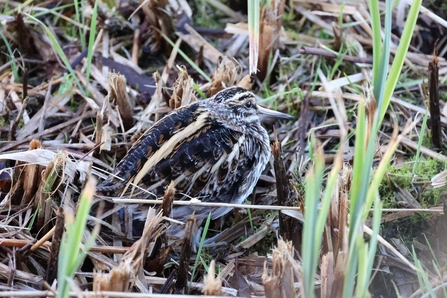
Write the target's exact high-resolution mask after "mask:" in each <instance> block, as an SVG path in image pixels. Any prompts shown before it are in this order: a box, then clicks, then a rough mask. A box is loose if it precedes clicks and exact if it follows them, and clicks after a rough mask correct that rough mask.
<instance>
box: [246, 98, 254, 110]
mask: <svg viewBox="0 0 447 298" xmlns="http://www.w3.org/2000/svg"><path fill="white" fill-rule="evenodd" d="M252 106H253V104H252V102H251V101H250V100H249V101H247V102H245V107H246V108H247V109H249V108H251V107H252Z"/></svg>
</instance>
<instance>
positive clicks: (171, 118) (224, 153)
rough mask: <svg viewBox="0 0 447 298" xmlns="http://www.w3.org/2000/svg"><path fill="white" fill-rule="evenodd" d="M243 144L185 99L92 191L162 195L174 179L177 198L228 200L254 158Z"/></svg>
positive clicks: (240, 138)
mask: <svg viewBox="0 0 447 298" xmlns="http://www.w3.org/2000/svg"><path fill="white" fill-rule="evenodd" d="M246 144H247V140H246V136H245V135H244V134H242V133H240V132H237V131H234V130H232V129H230V128H229V127H227V126H226V125H225V124H224V123H222V122H220V121H217V120H216V119H215V118H214V117H213V116H212V115H211V114H210V112H209V111H204V110H201V107H200V106H199V105H198V104H195V105H190V106H189V107H187V108H181V109H178V110H176V111H174V112H173V113H171V114H169V115H168V116H166V117H165V118H163V119H161V120H160V121H158V122H157V123H156V124H154V126H153V127H152V128H150V129H149V130H148V131H147V132H146V133H145V134H144V135H143V136H142V137H140V139H139V140H138V141H137V142H136V143H135V144H134V145H133V146H132V148H131V149H130V150H129V152H128V153H127V155H126V156H125V157H124V158H123V160H122V161H121V162H120V163H119V164H118V165H117V168H116V171H115V174H114V175H111V176H110V177H109V178H108V179H107V180H105V181H104V182H103V183H102V184H100V185H99V186H98V188H97V191H98V192H100V193H102V194H104V195H106V196H121V195H123V196H130V195H132V196H134V197H141V196H144V197H150V194H151V193H152V194H154V195H155V196H161V195H162V194H163V191H164V189H165V187H166V186H167V185H168V184H169V183H170V182H171V181H172V180H173V181H174V185H175V188H176V190H177V192H176V193H177V196H176V197H177V198H178V199H183V198H188V197H197V198H199V199H202V200H205V201H209V200H210V198H211V200H213V201H216V200H217V201H219V202H231V201H232V200H234V198H235V197H236V196H238V192H239V188H240V187H241V186H244V185H243V183H244V179H245V176H244V175H247V173H248V172H249V171H250V170H252V168H253V166H254V164H256V163H257V161H258V156H256V155H252V156H248V155H247V154H245V152H246V150H245V149H244V148H245V146H247V145H246ZM254 152H256V150H254ZM116 177H119V178H116ZM135 185H137V186H139V187H141V188H142V189H144V191H143V192H144V193H142V191H141V190H140V189H139V188H135V187H134V186H135Z"/></svg>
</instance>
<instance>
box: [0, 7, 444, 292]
mask: <svg viewBox="0 0 447 298" xmlns="http://www.w3.org/2000/svg"><path fill="white" fill-rule="evenodd" d="M93 2H94V1H81V2H80V4H79V5H80V6H79V7H78V8H77V9H75V7H74V6H73V4H72V3H70V2H69V1H62V2H57V1H45V2H41V1H36V2H33V4H32V5H23V4H22V3H19V2H15V1H0V10H1V13H0V18H1V22H2V23H1V24H2V25H1V27H0V29H1V32H0V35H1V37H2V40H1V41H0V49H1V54H0V124H1V125H0V136H1V138H2V141H1V142H0V154H1V155H0V159H1V162H0V166H1V174H0V190H1V198H0V199H1V200H0V289H1V290H2V291H3V293H0V296H1V297H4V296H12V295H14V296H16V297H19V296H35V297H37V296H52V295H54V293H55V291H56V289H57V285H56V283H55V280H56V279H57V277H58V265H57V264H58V255H59V250H60V247H61V241H62V239H63V235H64V233H65V227H64V226H65V224H66V223H67V222H69V221H70V220H72V219H69V218H71V217H72V216H73V215H75V214H76V210H77V208H78V207H77V206H78V203H79V202H78V198H79V193H80V192H81V190H82V189H84V187H85V185H86V183H87V181H88V180H90V179H93V178H92V177H96V178H97V179H103V178H104V177H106V176H107V174H108V173H110V172H111V171H112V170H113V167H114V166H115V165H116V162H117V161H119V160H120V159H121V158H122V157H123V156H124V154H125V152H126V150H127V149H129V148H130V146H131V144H132V143H133V142H135V140H136V139H137V138H138V137H139V136H140V135H141V134H142V133H144V131H145V130H146V129H148V128H149V127H150V126H151V125H152V124H153V123H154V122H155V121H157V120H158V119H160V118H161V117H162V116H163V115H165V114H166V113H168V112H169V111H171V110H172V109H175V108H177V107H179V106H182V105H185V104H188V103H190V102H193V101H195V100H200V99H201V98H202V97H203V96H212V95H214V94H216V93H217V92H218V91H220V90H222V89H223V88H226V87H227V86H233V85H239V86H243V87H245V88H249V89H253V90H255V91H256V92H257V93H258V94H259V95H260V96H261V97H263V98H268V100H267V101H265V100H264V101H262V102H261V104H263V105H271V106H272V107H274V108H275V109H277V110H281V111H284V112H289V113H290V114H293V115H296V116H297V118H296V119H297V121H296V122H295V123H282V124H279V123H277V124H274V125H270V127H269V129H270V131H271V132H272V140H275V142H274V145H273V152H274V161H273V160H272V162H271V164H270V165H269V166H268V167H267V169H266V171H265V173H264V175H263V176H262V177H261V179H260V181H259V183H258V186H257V188H256V193H255V194H254V196H253V198H252V199H251V202H250V203H251V204H250V205H247V206H245V207H246V208H242V207H244V206H239V207H240V208H238V209H236V211H235V212H234V213H232V214H229V215H228V216H227V217H226V218H224V219H223V220H220V221H216V222H212V223H211V225H210V226H209V228H208V230H207V237H208V238H209V237H210V236H215V238H213V241H214V242H213V244H214V245H208V246H207V245H206V244H209V243H206V242H205V245H204V247H202V246H203V244H204V243H203V241H202V243H201V245H200V248H199V251H197V250H196V249H197V244H198V242H201V239H197V238H195V237H197V236H196V235H197V227H195V226H194V218H191V220H189V221H188V222H187V223H186V225H185V230H186V231H187V232H186V234H185V237H184V238H183V239H180V240H176V241H174V240H170V239H168V238H167V237H166V235H165V234H164V232H165V230H166V228H167V226H168V225H169V224H170V223H169V221H167V220H166V219H165V218H163V217H162V216H161V214H160V213H157V212H156V210H155V209H151V210H150V212H149V214H148V217H147V220H146V222H145V225H144V228H142V233H143V237H141V238H140V239H129V235H124V234H123V233H122V232H121V222H120V220H119V218H118V216H117V215H116V211H117V210H118V209H120V208H121V207H122V204H123V202H122V201H121V202H119V203H120V204H116V207H115V208H112V209H111V210H110V209H107V208H103V206H102V205H99V204H97V202H96V201H95V200H94V201H95V202H94V205H93V213H94V214H95V216H90V217H89V224H88V227H87V230H86V232H85V234H84V241H86V240H87V239H88V237H89V235H90V233H93V232H94V226H95V224H96V223H100V224H101V229H100V232H99V235H98V236H97V238H96V240H95V243H94V244H93V245H92V246H91V247H90V249H89V251H88V253H87V255H86V258H85V261H84V262H82V263H81V264H80V265H81V266H80V267H79V270H77V271H76V274H75V276H74V278H73V279H72V280H71V281H70V282H71V291H72V292H71V294H72V295H74V296H81V295H86V293H85V291H89V293H88V295H89V296H94V295H101V296H108V297H117V296H120V297H139V296H138V295H139V294H137V293H127V294H126V293H125V292H140V293H145V297H158V296H155V295H153V294H150V293H170V294H179V293H190V294H202V293H203V294H204V295H215V296H220V295H223V296H242V297H256V296H265V297H292V296H293V295H299V294H300V293H303V289H302V267H301V259H300V252H301V245H302V243H303V241H304V240H303V239H302V237H301V227H302V219H303V215H302V213H301V211H300V210H303V209H302V207H303V204H304V195H303V192H304V187H303V185H304V175H305V173H306V172H307V170H308V169H309V166H310V164H311V162H310V158H309V151H308V149H309V147H308V137H309V135H310V134H311V133H314V134H315V136H316V138H317V139H319V140H320V142H321V148H322V149H323V150H324V153H325V160H326V165H327V166H328V167H329V166H330V165H331V164H332V163H333V161H334V159H336V158H337V156H336V155H335V151H336V149H337V146H338V143H339V140H340V136H341V134H342V133H344V132H342V131H341V130H340V128H339V126H338V122H337V120H336V115H335V113H338V112H340V113H341V114H342V115H341V116H342V117H341V118H342V119H345V120H346V122H345V123H343V127H344V128H345V129H346V131H347V133H348V135H350V137H351V139H349V140H348V141H347V144H346V145H345V150H344V154H343V162H344V164H343V168H342V171H341V173H340V175H339V179H338V184H337V188H336V191H335V192H334V194H333V198H332V202H331V206H330V211H329V217H328V219H327V223H326V226H325V232H324V237H323V245H322V248H321V258H320V260H319V270H318V271H317V275H316V276H315V288H316V289H317V290H316V293H317V294H318V295H319V296H321V297H340V296H341V295H342V290H343V282H344V278H345V273H346V264H347V255H346V252H347V250H348V248H349V243H348V240H347V231H348V230H347V222H348V209H349V197H348V193H349V189H350V179H351V174H352V169H351V164H352V161H353V158H354V156H353V152H354V150H353V145H354V142H353V139H355V135H351V133H352V132H353V131H354V128H355V126H356V117H355V115H356V108H357V104H358V102H359V100H363V99H364V98H366V99H367V102H368V105H369V106H368V107H367V111H370V112H371V111H375V107H374V102H373V100H371V96H372V95H371V91H370V90H371V86H370V77H371V69H370V66H371V65H370V64H371V61H372V60H371V55H372V49H371V48H372V40H371V34H372V33H371V28H370V25H369V21H368V20H369V12H368V7H367V5H366V4H365V3H364V2H362V1H338V0H336V1H317V0H315V1H299V0H293V1H287V2H286V1H280V0H277V1H275V0H272V1H267V4H266V5H264V6H263V7H262V9H261V22H260V34H261V35H260V37H261V38H260V42H259V48H258V51H259V53H258V54H259V55H258V59H257V63H258V69H259V72H258V73H257V74H256V75H255V76H250V75H249V57H248V53H249V51H248V26H247V16H246V6H245V5H246V3H245V1H237V0H232V1H224V2H225V4H222V3H221V2H218V1H215V0H206V1H205V0H203V1H190V2H189V4H188V3H187V2H186V1H182V0H178V1H175V0H169V1H168V0H164V1H152V0H149V1H141V3H139V2H138V1H120V4H119V6H117V7H112V6H111V3H114V2H115V1H104V2H101V3H100V4H99V5H98V6H97V7H95V6H93V5H92V3H93ZM407 2H408V1H400V2H399V4H397V5H396V7H394V9H393V21H394V24H395V27H394V28H393V33H394V34H395V36H394V37H393V40H392V42H393V44H392V46H391V49H392V50H391V55H393V54H394V53H395V49H396V45H397V44H398V43H399V36H400V33H401V32H400V30H401V28H402V27H403V22H404V20H405V13H406V11H407V9H408V7H407V4H406V3H407ZM426 2H427V3H425V4H427V5H429V6H426V7H427V8H428V9H429V10H422V12H423V14H422V15H421V16H420V19H419V22H418V26H417V31H416V32H415V34H414V39H413V43H412V47H411V48H410V51H409V52H408V55H407V57H406V61H405V65H404V71H403V73H402V75H401V78H400V81H399V82H400V85H398V88H397V90H396V92H395V93H394V97H393V98H392V109H391V111H390V113H389V114H388V115H387V116H386V117H385V122H384V124H383V125H382V128H381V131H380V136H379V137H378V139H377V146H376V153H375V157H376V159H377V161H378V160H380V159H381V158H382V157H383V154H384V152H385V149H386V147H387V145H388V144H389V142H390V140H391V139H392V134H393V129H394V128H396V127H397V129H398V133H399V134H402V137H401V141H400V146H399V148H398V150H397V151H396V152H395V154H394V157H393V161H392V165H391V166H390V169H389V170H388V172H387V174H386V176H385V179H384V181H383V182H382V183H383V189H381V190H380V191H381V195H383V197H384V198H387V199H389V198H391V197H393V198H394V201H393V202H385V209H384V211H388V212H385V213H384V214H383V217H382V224H383V228H382V233H381V234H382V236H383V238H380V239H379V249H378V253H377V256H376V262H375V266H374V268H375V269H376V270H377V271H376V274H375V276H374V279H373V281H372V284H371V287H370V292H371V293H372V294H373V295H374V296H376V295H377V296H379V295H383V296H386V297H390V296H392V295H395V294H396V289H397V290H398V291H399V292H400V293H401V294H402V296H404V297H409V296H411V295H413V297H419V296H420V295H422V294H423V293H422V292H421V290H419V291H420V292H417V291H418V289H419V286H418V284H417V275H416V273H415V272H416V271H415V270H416V269H415V267H414V265H413V264H412V262H413V260H412V254H411V252H410V250H409V248H410V246H411V245H414V247H415V248H416V252H417V253H418V257H419V260H420V262H421V263H422V265H423V267H424V269H425V270H426V271H427V274H428V276H429V277H430V283H431V284H432V287H433V288H436V287H438V286H440V285H443V284H445V280H446V276H445V274H444V273H443V272H444V271H445V268H446V267H445V266H446V261H447V259H446V257H447V254H446V253H447V237H446V233H445V231H446V227H447V219H446V217H445V215H444V213H443V209H445V206H444V208H443V206H442V205H443V203H444V202H443V201H444V196H443V192H442V191H439V192H438V193H437V196H436V197H435V195H433V196H431V197H430V198H427V197H426V196H424V193H426V192H427V191H432V190H433V189H434V188H440V187H443V186H444V185H445V183H446V180H445V176H446V173H445V172H444V171H443V170H444V169H445V163H446V161H447V155H446V148H445V146H443V145H442V144H443V143H445V138H446V134H445V128H446V125H447V112H446V108H447V106H445V104H444V102H443V101H442V100H441V101H439V95H440V96H441V99H442V98H443V92H442V91H444V90H445V85H443V83H444V82H445V79H446V77H445V76H446V73H447V61H446V60H445V58H444V57H446V55H447V54H446V52H447V50H446V49H447V46H446V39H445V38H444V37H443V36H444V35H445V31H446V30H447V28H446V27H447V23H446V21H445V20H444V19H445V17H446V15H445V14H446V8H445V7H444V6H445V4H443V3H442V1H426ZM6 3H7V6H5V5H6ZM382 4H383V3H380V5H381V6H380V7H381V10H383V9H384V5H382ZM437 5H438V6H437ZM433 11H434V12H436V14H434V13H433ZM92 16H93V17H96V18H95V19H96V24H97V25H96V34H95V35H94V36H91V35H90V34H89V32H91V31H92V28H91V27H90V25H91V24H92ZM438 37H439V38H440V39H439V40H438ZM434 48H436V49H437V52H438V56H437V57H434V56H433V55H431V54H432V53H433V50H434ZM429 65H430V69H429V68H428V67H429ZM429 70H430V78H431V79H432V81H431V82H430V83H429V84H428V83H427V80H428V77H429ZM436 79H439V81H440V83H438V82H437V81H436ZM433 80H434V81H433ZM320 82H321V83H320ZM434 90H436V91H437V92H438V93H436V92H435V91H434ZM436 95H437V97H436ZM429 97H430V98H431V97H434V98H431V102H436V103H438V104H439V109H440V110H439V112H438V114H436V110H430V113H431V115H435V116H434V117H429V118H428V127H429V128H430V131H431V134H429V133H427V130H426V129H425V126H426V125H425V122H424V117H423V116H424V115H425V114H426V112H427V110H428V106H429V104H428V100H429ZM331 99H335V100H336V102H337V105H338V107H339V109H338V110H337V111H334V110H333V109H332V106H331V104H330V100H331ZM430 107H431V108H433V105H431V106H430ZM396 124H397V125H396ZM273 126H274V127H273ZM272 127H273V129H272ZM420 139H423V142H422V143H418V142H419V140H420ZM278 140H279V141H278ZM431 141H432V143H431ZM421 156H423V158H422V157H421ZM425 163H427V164H428V163H430V165H432V167H431V168H430V169H431V171H433V173H432V174H431V172H430V174H427V173H429V172H428V171H426V172H425V173H420V172H418V171H417V169H415V168H416V167H417V166H418V164H419V165H420V164H425ZM408 167H409V170H408ZM405 169H407V170H405ZM427 175H428V176H427ZM429 175H431V176H429ZM430 179H431V180H430ZM275 186H276V187H275ZM441 190H443V189H441ZM171 191H172V190H171ZM170 197H171V198H172V195H170V193H169V191H168V192H167V193H166V195H165V198H164V201H163V206H162V208H161V209H162V210H164V211H165V212H166V213H169V208H172V205H171V201H172V200H169V199H170ZM117 202H118V201H117ZM257 205H261V206H257ZM262 205H265V206H267V207H264V208H262ZM275 206H279V207H275ZM387 206H390V208H394V209H392V210H387ZM266 209H267V210H266ZM248 210H250V212H248ZM276 210H280V211H279V213H278V211H276ZM389 211H392V212H389ZM415 214H416V215H415ZM418 214H419V215H418ZM105 218H111V220H108V221H105V220H102V219H105ZM126 224H127V223H126ZM365 232H366V233H368V230H367V229H365ZM421 235H424V237H423V236H421ZM429 244H430V245H431V247H430V246H429ZM81 249H82V248H81ZM197 255H198V257H196V256H197ZM409 260H411V262H410V261H409ZM433 260H435V261H436V264H437V265H436V266H438V268H440V270H441V273H439V272H437V271H436V268H435V267H436V266H433ZM217 268H219V269H217ZM92 291H93V292H92ZM12 292H14V293H12ZM126 295H127V296H126ZM151 295H153V296H151ZM172 297H174V296H172Z"/></svg>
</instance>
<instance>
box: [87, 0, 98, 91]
mask: <svg viewBox="0 0 447 298" xmlns="http://www.w3.org/2000/svg"><path fill="white" fill-rule="evenodd" d="M97 18H98V0H96V1H95V6H94V7H93V13H92V21H91V23H90V36H89V41H88V52H87V67H86V69H85V89H88V82H89V80H90V72H91V65H92V60H93V51H94V46H95V37H96V20H97Z"/></svg>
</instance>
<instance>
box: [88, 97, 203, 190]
mask: <svg viewBox="0 0 447 298" xmlns="http://www.w3.org/2000/svg"><path fill="white" fill-rule="evenodd" d="M200 112H201V111H200V105H199V104H198V103H195V104H192V105H189V106H187V107H183V108H180V109H178V110H175V111H174V112H172V113H171V114H168V115H167V116H165V117H164V118H162V119H161V120H159V121H158V122H156V123H155V124H154V125H153V126H152V127H151V128H150V129H148V130H147V131H146V132H145V133H144V134H143V135H142V136H141V137H140V138H139V139H138V140H137V141H136V142H135V144H133V146H132V148H131V149H130V150H129V151H128V152H127V154H126V156H125V157H124V158H123V159H122V160H121V162H120V163H119V164H118V165H117V167H116V169H115V172H114V174H113V175H110V176H109V178H108V179H106V180H105V181H103V182H102V183H101V184H100V185H98V187H97V191H98V192H99V193H102V194H104V195H106V196H119V195H120V194H122V192H123V190H125V189H127V188H128V184H129V183H133V182H134V180H135V178H136V177H137V176H138V174H139V173H141V171H143V170H144V171H148V170H150V169H147V167H148V166H149V165H148V164H147V162H148V161H149V160H152V162H154V161H155V163H156V161H159V160H160V155H163V154H162V153H163V152H168V151H169V150H170V149H169V148H171V147H172V146H173V144H175V143H177V142H179V140H178V137H177V138H175V139H173V136H176V135H178V134H179V133H182V132H184V131H185V129H186V128H187V127H190V125H192V124H193V125H195V126H196V127H199V126H201V125H203V123H202V122H203V120H202V119H198V117H199V116H200ZM162 151H163V152H162ZM157 153H158V155H157ZM140 179H141V178H140Z"/></svg>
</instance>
